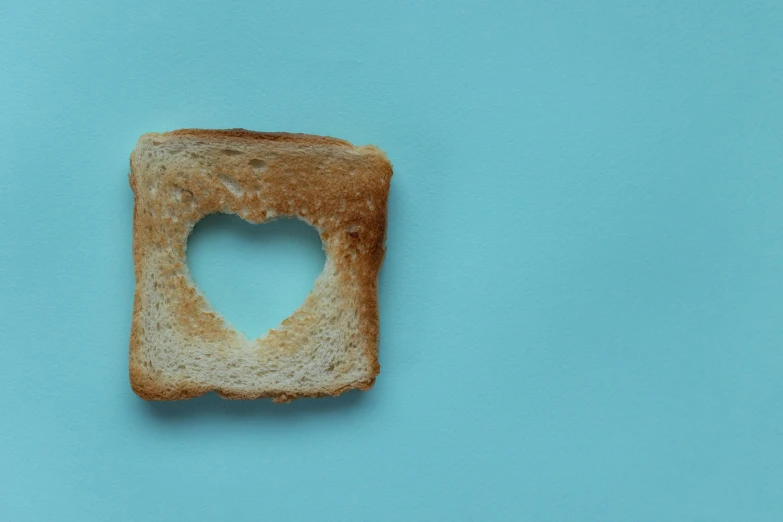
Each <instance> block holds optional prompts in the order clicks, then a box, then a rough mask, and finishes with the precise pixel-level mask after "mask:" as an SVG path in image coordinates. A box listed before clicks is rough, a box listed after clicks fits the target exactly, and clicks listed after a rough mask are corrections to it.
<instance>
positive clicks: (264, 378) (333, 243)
mask: <svg viewBox="0 0 783 522" xmlns="http://www.w3.org/2000/svg"><path fill="white" fill-rule="evenodd" d="M130 165H131V173H130V185H131V188H132V189H133V193H134V200H135V205H134V210H133V261H134V271H135V275H136V292H135V298H134V304H133V322H132V326H131V339H130V381H131V386H132V387H133V390H134V391H135V392H136V393H137V394H138V395H139V396H140V397H142V398H144V399H151V400H176V399H187V398H190V397H195V396H198V395H201V394H203V393H206V392H208V391H211V390H215V391H217V393H218V394H220V395H221V396H222V397H224V398H229V399H254V398H259V397H271V398H273V399H274V400H275V402H287V401H290V400H293V399H296V398H299V397H319V396H323V395H338V394H340V393H342V392H344V391H346V390H349V389H351V388H359V389H362V390H366V389H369V388H370V387H372V385H373V383H374V382H375V377H376V376H377V375H378V372H379V370H380V366H379V364H378V349H377V348H378V302H377V284H378V283H377V281H378V271H379V270H380V268H381V263H382V261H383V257H384V252H385V245H384V243H385V236H386V201H387V197H388V193H389V183H390V181H391V177H392V167H391V164H390V163H389V160H388V159H387V158H386V155H385V154H384V153H383V152H382V151H381V150H379V149H378V148H376V147H374V146H371V145H368V146H363V147H355V146H353V145H351V144H350V143H348V142H347V141H343V140H339V139H335V138H327V137H320V136H310V135H305V134H284V133H259V132H250V131H246V130H242V129H233V130H200V129H184V130H178V131H174V132H167V133H164V134H157V133H150V134H145V135H143V136H142V137H141V138H140V139H139V141H138V143H137V144H136V148H135V149H134V151H133V152H132V153H131V158H130ZM216 212H224V213H233V214H237V215H239V216H240V217H242V218H243V219H245V220H247V221H250V222H251V223H264V222H266V221H270V220H273V219H276V218H278V217H285V216H289V217H295V218H298V219H301V220H303V221H305V222H306V223H308V224H310V225H312V226H313V227H315V228H316V229H317V230H318V233H319V234H320V236H321V241H322V242H323V248H324V250H325V252H326V263H325V265H324V269H323V272H322V273H321V274H320V275H319V276H318V278H317V279H316V281H315V284H314V287H313V290H312V291H311V293H310V295H308V297H307V298H306V299H305V301H304V302H303V303H302V305H301V306H300V308H299V309H298V310H296V312H294V313H293V315H291V316H290V317H289V318H287V319H286V320H284V321H283V322H282V323H281V324H280V325H279V326H278V327H276V328H274V329H272V330H270V331H269V332H267V334H265V335H263V336H262V337H260V338H258V339H256V340H252V341H250V340H248V339H246V338H245V337H244V336H243V335H242V334H240V333H238V332H237V331H236V330H234V328H233V327H232V326H231V325H230V324H229V323H228V322H227V321H226V320H225V319H223V318H222V317H221V316H220V314H218V313H217V312H216V311H215V310H213V309H212V307H211V306H210V304H209V302H208V301H207V300H206V298H205V297H204V295H203V294H202V293H201V292H200V291H199V290H198V288H197V287H196V285H195V283H194V282H193V278H192V277H191V275H190V272H189V270H188V265H187V258H186V248H187V239H188V235H189V234H190V232H191V230H192V229H193V226H194V225H195V224H196V223H197V222H198V221H199V220H200V219H201V218H203V217H204V216H206V215H208V214H211V213H216Z"/></svg>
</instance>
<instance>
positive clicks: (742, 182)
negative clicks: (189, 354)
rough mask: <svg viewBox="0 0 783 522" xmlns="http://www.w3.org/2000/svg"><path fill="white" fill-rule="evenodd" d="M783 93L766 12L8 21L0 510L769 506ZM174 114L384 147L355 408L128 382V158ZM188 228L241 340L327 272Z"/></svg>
mask: <svg viewBox="0 0 783 522" xmlns="http://www.w3.org/2000/svg"><path fill="white" fill-rule="evenodd" d="M782 100H783V8H781V5H780V3H779V2H777V1H769V2H731V1H728V2H706V1H705V2H693V1H681V0H680V1H670V2H651V3H639V2H587V1H585V2H557V1H555V2H549V1H530V2H514V3H512V2H508V3H485V2H478V1H477V2H459V1H450V2H443V3H439V4H435V3H427V2H425V3H421V2H394V3H391V2H390V3H388V4H383V5H382V4H375V3H370V2H366V3H365V2H351V3H338V2H312V3H301V2H274V3H270V5H268V6H263V5H261V3H258V5H256V3H254V2H245V3H237V2H225V3H223V2H215V3H211V4H208V3H204V2H160V1H156V2H146V1H140V0H134V1H132V2H124V4H123V5H119V3H118V2H87V1H69V2H51V3H49V2H43V1H29V0H26V1H17V0H6V1H5V2H3V3H2V4H1V5H0V122H1V123H2V124H1V125H0V166H1V167H0V168H2V173H1V175H0V223H1V224H2V226H0V245H2V246H0V292H1V293H0V347H1V348H2V349H1V350H0V389H1V390H2V392H3V400H2V402H0V419H2V421H1V422H2V429H0V520H2V521H6V520H7V521H27V520H31V521H32V520H35V521H40V520H58V521H66V522H67V521H85V520H96V521H97V520H112V521H120V522H121V521H126V520H127V521H132V520H167V521H179V520H182V521H196V520H230V521H242V520H248V521H250V520H253V521H256V520H284V519H287V520H308V521H309V520H350V521H354V520H356V521H365V520H389V521H408V520H411V521H414V520H422V521H432V520H530V521H537V522H538V521H550V520H551V521H571V520H589V521H622V522H626V521H664V520H665V521H780V520H783V101H782ZM180 127H206V128H225V127H246V128H250V129H256V130H284V131H294V132H309V133H315V134H325V135H333V136H338V137H341V138H345V139H348V140H350V141H352V142H354V143H357V144H364V143H375V144H377V145H379V146H380V147H382V148H383V149H384V150H386V151H387V152H388V155H389V157H390V158H391V161H392V162H393V164H394V168H395V175H394V179H393V182H392V190H391V196H390V203H389V205H390V208H389V234H388V253H387V257H386V263H385V265H384V267H383V270H382V274H381V278H380V306H381V327H382V334H381V365H382V371H381V374H380V376H379V378H378V381H377V384H376V386H375V387H374V388H373V389H372V390H371V391H369V392H367V393H364V394H362V393H358V392H351V393H348V394H346V395H344V396H342V397H341V398H339V399H322V400H308V401H300V402H296V403H293V404H290V405H283V406H276V405H272V404H271V403H268V402H266V401H264V402H252V403H247V402H224V401H221V400H220V399H218V398H216V397H214V396H208V397H204V398H201V399H196V400H192V401H187V402H184V403H172V404H147V403H145V402H143V401H142V400H140V399H138V398H137V397H136V396H135V395H134V394H133V393H132V392H131V389H130V386H129V385H128V377H127V345H128V337H129V329H130V318H131V307H132V293H133V268H132V262H131V213H132V211H131V209H132V194H131V191H130V189H129V187H128V183H127V179H126V176H127V172H128V156H129V154H130V151H131V150H132V148H133V146H134V144H135V142H136V139H137V138H138V137H139V135H141V134H142V133H144V132H148V131H165V130H171V129H175V128H180ZM200 227H201V228H203V229H204V231H203V232H197V236H196V238H197V239H194V240H193V242H192V243H191V247H192V256H193V259H191V266H192V267H193V270H194V273H195V277H196V279H197V281H199V282H200V284H201V285H202V286H203V288H204V289H205V291H206V292H207V294H208V295H210V297H211V298H213V299H214V301H215V302H216V303H217V305H218V309H220V310H221V311H223V312H225V314H226V315H227V316H228V317H229V318H231V319H232V320H235V321H236V322H237V324H238V325H239V326H240V328H243V329H247V330H248V331H250V332H253V331H255V330H253V329H254V328H255V329H256V330H257V329H258V328H260V327H261V326H263V325H260V326H259V325H258V324H255V323H254V321H253V320H252V319H253V315H252V314H254V313H258V314H259V317H261V316H263V321H266V323H265V325H266V326H268V325H270V324H272V323H273V322H274V321H275V318H278V319H279V318H281V317H284V316H285V315H287V314H288V313H289V312H290V311H292V309H293V308H294V307H295V306H296V305H297V302H298V300H299V299H301V298H302V296H303V295H304V294H306V292H307V288H308V286H309V285H310V284H311V282H312V280H313V278H314V277H315V275H316V274H317V272H318V269H319V266H320V265H319V263H321V264H322V263H323V257H322V256H323V255H322V254H321V253H320V251H319V249H318V242H317V240H316V241H313V233H312V232H311V231H310V230H309V229H306V228H302V227H299V226H296V225H290V224H281V225H270V227H271V228H270V230H268V231H266V232H265V230H264V229H263V227H262V228H261V229H260V230H259V231H258V232H256V231H253V230H248V229H247V227H243V226H241V225H239V224H237V223H236V222H233V224H232V222H231V220H229V222H225V221H220V220H218V221H217V222H215V223H211V224H204V225H201V226H200ZM197 230H199V229H197ZM243 238H244V239H243ZM265 246H270V247H273V248H265ZM255 259H258V265H257V267H258V268H257V269H253V268H252V267H253V266H254V260H255ZM242 281H246V287H245V286H243V283H242ZM265 285H270V286H265ZM302 285H304V286H302ZM259 288H261V289H263V288H270V289H274V291H273V292H270V296H271V297H270V299H268V300H267V299H266V298H264V297H263V296H259V295H258V292H261V290H258V292H257V291H256V290H257V289H259ZM267 303H268V304H269V306H268V307H266V308H265V305H266V304H267ZM243 310H245V312H243ZM247 310H250V312H249V313H248V312H247ZM264 314H267V315H264ZM256 333H257V332H256Z"/></svg>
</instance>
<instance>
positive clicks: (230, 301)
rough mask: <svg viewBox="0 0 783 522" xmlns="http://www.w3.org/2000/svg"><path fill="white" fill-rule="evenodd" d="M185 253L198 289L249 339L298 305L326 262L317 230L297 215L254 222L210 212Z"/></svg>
mask: <svg viewBox="0 0 783 522" xmlns="http://www.w3.org/2000/svg"><path fill="white" fill-rule="evenodd" d="M187 252H188V267H189V268H190V272H191V274H192V275H193V279H194V280H195V281H196V284H197V285H198V287H199V289H200V290H201V291H202V292H203V293H204V295H206V297H207V299H208V300H209V302H210V304H211V305H212V307H213V308H214V309H215V310H217V311H218V312H219V313H220V314H221V315H222V316H223V317H224V318H226V320H227V321H228V322H229V323H231V324H232V325H233V326H234V328H236V330H237V331H239V332H243V333H244V334H245V335H246V336H247V337H248V338H249V339H254V338H256V337H259V336H261V335H263V334H264V333H266V332H267V331H268V330H269V329H270V328H274V327H276V326H278V325H279V324H280V322H281V321H283V319H285V318H286V317H288V316H289V315H291V314H292V313H293V312H294V311H295V310H296V309H297V308H298V307H299V306H300V305H301V304H302V302H303V301H304V299H305V297H307V295H308V294H309V293H310V290H312V288H313V282H314V281H315V279H316V277H318V274H320V273H321V271H322V270H323V267H324V262H325V257H324V253H323V250H322V248H321V239H320V237H319V236H318V232H317V231H316V230H315V229H314V228H312V227H310V226H308V225H307V224H306V223H303V222H302V221H299V220H297V219H282V220H277V221H274V222H271V223H266V224H262V225H253V224H252V223H248V222H247V221H245V220H243V219H242V218H240V217H237V216H233V215H226V214H214V215H210V216H207V217H205V218H204V219H202V220H201V221H200V222H198V223H197V224H196V226H195V228H194V229H193V233H192V234H191V236H190V238H188V250H187Z"/></svg>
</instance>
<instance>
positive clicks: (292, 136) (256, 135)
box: [167, 129, 353, 147]
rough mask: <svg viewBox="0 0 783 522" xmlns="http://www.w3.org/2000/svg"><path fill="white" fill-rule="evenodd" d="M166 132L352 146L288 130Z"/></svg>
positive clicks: (182, 134) (341, 141) (184, 130)
mask: <svg viewBox="0 0 783 522" xmlns="http://www.w3.org/2000/svg"><path fill="white" fill-rule="evenodd" d="M167 134H169V135H172V136H195V137H197V138H203V139H205V140H236V139H242V140H251V141H259V140H265V141H280V142H291V143H299V144H310V145H346V146H348V147H353V145H351V143H350V142H348V141H345V140H341V139H339V138H332V137H330V136H316V135H314V134H299V133H290V132H258V131H250V130H247V129H179V130H175V131H171V132H168V133H167Z"/></svg>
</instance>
